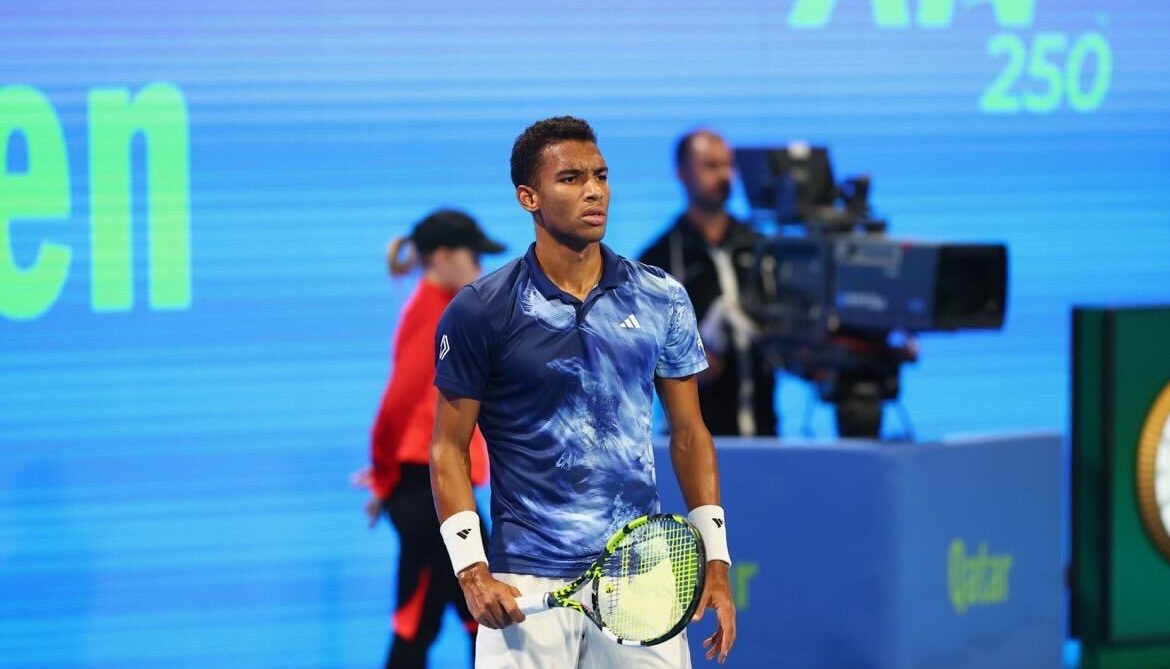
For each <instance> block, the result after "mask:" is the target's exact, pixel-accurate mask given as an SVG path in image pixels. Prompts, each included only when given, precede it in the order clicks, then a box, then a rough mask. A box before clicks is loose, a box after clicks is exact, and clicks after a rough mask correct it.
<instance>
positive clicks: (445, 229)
mask: <svg viewBox="0 0 1170 669" xmlns="http://www.w3.org/2000/svg"><path fill="white" fill-rule="evenodd" d="M410 241H411V242H412V243H413V244H414V248H415V249H417V250H418V252H419V253H430V252H432V251H434V250H435V249H437V248H441V247H444V246H445V247H448V248H467V249H471V250H472V251H475V252H477V253H500V252H501V251H503V250H504V245H503V244H501V243H499V242H496V241H493V240H491V239H488V237H487V235H485V234H484V233H483V230H481V229H480V228H479V224H478V223H476V222H475V219H474V218H472V217H470V216H468V215H467V214H465V213H463V212H461V211H456V210H454V209H440V210H438V211H436V212H433V213H432V214H430V215H429V216H427V217H426V218H424V219H423V220H421V221H419V222H418V223H417V224H416V225H415V226H414V230H412V231H411V233H410Z"/></svg>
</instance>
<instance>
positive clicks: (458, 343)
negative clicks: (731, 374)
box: [435, 244, 707, 577]
mask: <svg viewBox="0 0 1170 669" xmlns="http://www.w3.org/2000/svg"><path fill="white" fill-rule="evenodd" d="M601 255H602V261H603V263H604V269H603V271H602V277H601V281H600V282H599V283H598V285H597V286H596V287H594V288H593V290H592V291H591V292H590V293H589V294H588V295H587V296H586V298H585V300H584V301H582V300H578V299H577V298H575V297H573V296H572V295H570V294H568V293H566V292H564V291H562V290H561V289H560V288H557V287H556V285H555V284H553V282H552V281H551V280H549V278H548V277H547V276H546V275H545V274H544V272H543V271H542V270H541V268H540V265H539V264H538V262H537V260H536V252H535V244H534V245H533V246H531V247H530V248H529V249H528V253H527V254H526V255H525V256H524V257H522V258H517V259H516V260H513V261H512V262H510V263H508V264H507V265H505V266H504V267H502V268H500V269H499V270H497V271H495V272H492V273H491V274H488V275H487V276H484V277H483V278H481V279H479V280H478V281H476V282H475V283H473V284H471V285H469V286H467V287H466V288H464V289H463V290H462V291H460V292H459V293H458V294H457V295H456V296H455V299H453V300H452V301H451V304H450V305H448V307H447V309H446V311H445V312H444V314H443V317H442V319H441V320H440V322H439V327H438V329H437V330H436V332H435V357H436V361H435V365H436V373H435V385H436V386H438V387H439V388H440V389H441V390H443V391H444V392H445V393H447V394H451V395H457V396H462V397H470V398H474V399H476V400H479V401H480V403H481V405H480V413H479V427H480V431H481V432H482V433H483V436H484V438H485V440H486V441H487V445H488V458H489V461H490V465H491V466H490V472H491V514H492V534H491V538H490V540H489V542H488V561H489V563H490V565H489V566H490V568H491V570H492V571H494V572H498V573H499V572H509V573H519V574H534V575H538V576H550V577H571V576H577V575H579V574H580V573H581V571H582V570H584V569H585V568H586V567H588V566H589V564H590V563H591V562H592V561H593V559H594V558H595V557H596V556H597V554H598V553H599V552H600V551H601V549H602V548H603V547H604V545H605V542H606V540H607V539H608V538H609V536H610V535H611V534H612V533H613V532H615V531H617V530H618V529H620V528H621V527H622V526H623V525H624V524H625V523H627V522H629V521H630V520H632V519H634V518H636V517H638V516H640V515H643V514H647V513H656V512H658V510H659V502H658V491H657V489H656V487H655V483H654V454H653V448H652V445H651V405H652V400H653V393H654V378H655V376H659V377H664V378H679V377H684V376H689V375H691V374H695V373H697V372H699V371H702V370H703V369H705V368H706V366H707V361H706V354H705V353H704V351H703V347H702V343H701V342H700V340H699V334H698V328H697V324H696V321H695V312H694V309H693V308H692V307H691V303H690V300H689V299H688V298H687V294H686V291H685V290H683V288H682V286H681V285H680V284H679V283H678V282H677V281H675V280H674V279H673V278H672V277H671V276H670V275H668V274H666V272H664V271H663V270H661V269H659V268H657V267H651V266H649V265H643V264H641V263H638V262H636V261H632V260H629V259H626V258H623V257H621V256H619V255H617V254H616V253H614V252H613V251H611V250H610V249H609V248H608V247H606V246H605V245H602V246H601Z"/></svg>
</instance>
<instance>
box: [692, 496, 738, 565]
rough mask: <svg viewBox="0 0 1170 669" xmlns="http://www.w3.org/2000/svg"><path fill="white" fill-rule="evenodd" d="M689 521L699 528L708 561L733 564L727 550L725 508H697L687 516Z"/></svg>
mask: <svg viewBox="0 0 1170 669" xmlns="http://www.w3.org/2000/svg"><path fill="white" fill-rule="evenodd" d="M687 520H689V521H691V524H692V525H694V526H695V527H697V528H699V536H701V537H703V547H704V548H705V549H706V550H707V561H708V562H710V561H711V560H721V561H723V562H726V563H727V564H728V565H730V564H731V553H730V552H729V551H728V550H727V527H726V523H725V522H724V516H723V507H721V506H716V505H714V504H707V505H706V506H700V507H696V508H694V509H691V512H690V513H688V514H687Z"/></svg>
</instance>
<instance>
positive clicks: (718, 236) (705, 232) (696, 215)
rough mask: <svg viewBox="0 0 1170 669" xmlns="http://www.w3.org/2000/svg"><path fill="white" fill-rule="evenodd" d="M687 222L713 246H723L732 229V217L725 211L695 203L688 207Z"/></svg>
mask: <svg viewBox="0 0 1170 669" xmlns="http://www.w3.org/2000/svg"><path fill="white" fill-rule="evenodd" d="M687 220H688V221H690V223H691V227H693V228H694V229H695V232H697V233H699V235H700V236H702V237H703V239H705V240H706V241H707V243H708V244H710V245H711V246H719V245H720V244H722V243H723V240H724V239H725V238H726V237H727V229H728V228H729V227H731V217H730V216H728V215H727V212H726V211H724V210H723V209H708V208H706V207H700V206H698V205H696V204H695V203H693V202H692V203H691V204H690V205H689V206H688V207H687Z"/></svg>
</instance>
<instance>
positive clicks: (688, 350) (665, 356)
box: [654, 278, 707, 379]
mask: <svg viewBox="0 0 1170 669" xmlns="http://www.w3.org/2000/svg"><path fill="white" fill-rule="evenodd" d="M668 280H669V281H670V284H671V285H670V322H669V323H668V325H667V328H666V341H665V342H663V345H662V353H661V354H659V356H658V365H657V367H656V368H655V370H654V373H655V374H656V375H657V376H660V377H663V378H667V379H676V378H680V377H684V376H690V375H691V374H697V373H699V372H701V371H703V370H704V369H707V352H706V351H704V350H703V341H702V340H701V339H700V338H699V324H698V321H697V320H696V319H695V309H694V307H692V306H691V300H690V298H689V297H687V293H686V291H685V290H684V289H683V287H682V285H681V284H679V283H678V281H675V280H674V279H673V278H669V279H668Z"/></svg>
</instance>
